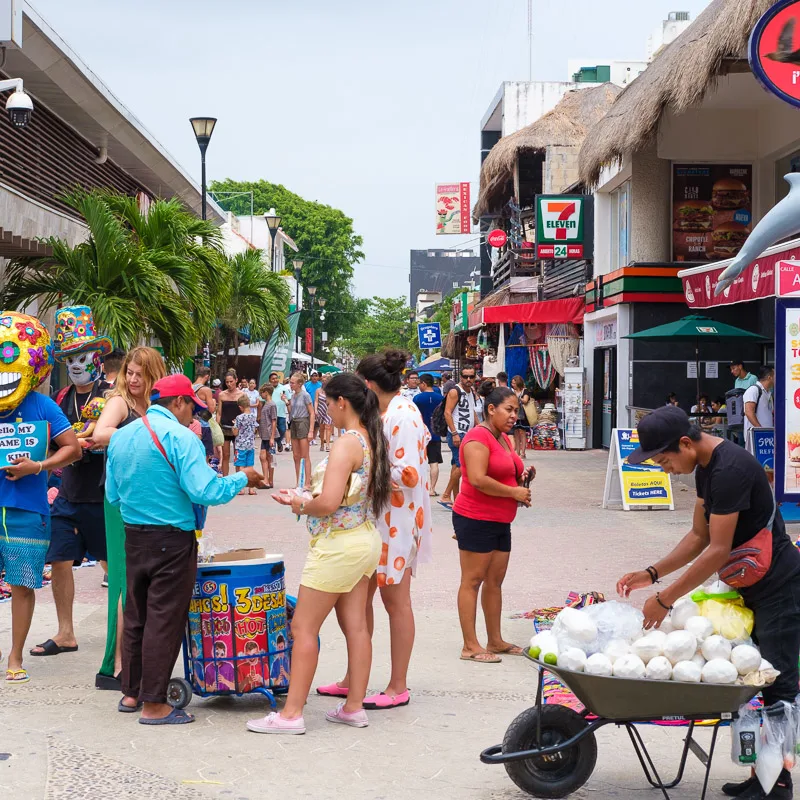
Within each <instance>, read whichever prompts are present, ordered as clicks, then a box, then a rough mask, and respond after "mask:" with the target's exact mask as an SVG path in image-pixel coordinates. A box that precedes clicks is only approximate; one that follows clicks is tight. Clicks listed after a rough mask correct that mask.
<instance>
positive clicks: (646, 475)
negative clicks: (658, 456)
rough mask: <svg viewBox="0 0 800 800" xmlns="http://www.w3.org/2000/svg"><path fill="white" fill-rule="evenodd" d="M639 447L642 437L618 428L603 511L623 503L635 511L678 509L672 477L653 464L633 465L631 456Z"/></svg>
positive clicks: (613, 435)
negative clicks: (640, 509) (614, 504)
mask: <svg viewBox="0 0 800 800" xmlns="http://www.w3.org/2000/svg"><path fill="white" fill-rule="evenodd" d="M638 446H639V434H638V433H637V432H636V430H635V429H631V428H614V430H613V432H612V441H611V450H610V453H609V457H608V469H607V471H606V488H605V494H604V496H603V508H608V505H609V504H610V503H621V504H622V508H623V509H624V510H625V511H630V510H631V509H632V508H666V509H669V510H670V511H672V510H674V509H675V502H674V499H673V496H672V482H671V480H670V476H669V475H667V473H666V472H664V470H662V469H661V467H659V466H658V465H656V464H654V463H653V462H652V461H645V462H644V464H635V465H634V464H629V463H628V456H629V455H630V454H631V453H632V452H633V451H634V450H636V448H637V447H638Z"/></svg>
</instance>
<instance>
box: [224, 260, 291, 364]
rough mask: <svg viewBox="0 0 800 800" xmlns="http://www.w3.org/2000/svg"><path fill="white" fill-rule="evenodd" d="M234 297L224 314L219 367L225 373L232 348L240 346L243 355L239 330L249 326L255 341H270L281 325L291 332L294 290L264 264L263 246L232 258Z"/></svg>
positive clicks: (284, 332) (281, 331)
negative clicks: (261, 248)
mask: <svg viewBox="0 0 800 800" xmlns="http://www.w3.org/2000/svg"><path fill="white" fill-rule="evenodd" d="M228 268H229V274H230V297H229V299H228V304H227V307H226V310H225V311H224V312H223V313H222V314H220V317H219V322H220V330H221V333H222V358H221V363H219V362H218V370H219V372H220V373H224V371H225V368H226V367H227V360H228V351H229V350H230V349H231V347H235V348H236V359H237V361H238V358H239V332H240V331H242V330H244V329H245V328H247V329H248V335H249V337H250V340H251V341H253V342H260V341H267V340H268V339H269V337H270V336H271V335H272V332H273V331H274V330H275V329H276V328H277V330H278V332H279V334H280V335H281V336H282V337H284V338H285V337H286V336H288V335H289V322H288V308H289V303H290V301H291V296H290V295H291V293H290V292H289V286H288V284H287V283H286V281H285V280H284V279H283V278H282V277H281V276H280V275H279V274H278V273H276V272H272V271H271V270H270V269H269V268H268V267H267V266H265V264H264V254H263V253H262V251H261V250H248V251H246V252H244V253H237V254H236V255H235V256H233V257H231V258H229V259H228Z"/></svg>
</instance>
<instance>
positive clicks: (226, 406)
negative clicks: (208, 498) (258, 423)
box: [217, 369, 245, 477]
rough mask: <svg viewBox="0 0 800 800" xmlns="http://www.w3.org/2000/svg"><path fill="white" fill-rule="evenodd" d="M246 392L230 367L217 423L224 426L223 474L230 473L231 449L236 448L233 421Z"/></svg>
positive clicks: (219, 400)
mask: <svg viewBox="0 0 800 800" xmlns="http://www.w3.org/2000/svg"><path fill="white" fill-rule="evenodd" d="M244 396H245V394H244V392H243V391H242V390H241V389H240V388H239V387H238V386H237V385H236V372H235V371H234V370H232V369H229V370H228V371H227V373H226V374H225V388H224V389H223V390H222V391H221V392H220V393H219V397H218V398H217V401H218V402H217V423H218V424H219V426H220V427H221V428H222V433H223V435H224V436H225V442H224V443H223V445H222V475H223V477H224V476H225V475H227V474H228V470H229V469H230V464H231V450H232V449H233V448H234V444H233V443H234V441H235V440H236V436H235V434H234V433H233V421H234V420H235V419H236V417H238V416H239V398H240V397H244Z"/></svg>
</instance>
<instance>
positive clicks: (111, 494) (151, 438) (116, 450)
mask: <svg viewBox="0 0 800 800" xmlns="http://www.w3.org/2000/svg"><path fill="white" fill-rule="evenodd" d="M150 401H151V403H152V405H151V406H150V408H149V410H148V412H147V414H146V415H145V416H144V417H143V418H142V419H140V420H137V421H136V422H133V423H131V424H130V425H127V426H126V427H124V428H121V429H120V430H119V431H117V433H116V434H115V435H114V437H113V438H112V440H111V444H110V445H109V447H108V463H107V469H106V497H107V498H108V501H109V502H110V503H112V504H113V505H116V506H119V507H120V511H121V513H122V519H123V521H124V522H125V537H126V541H125V555H126V558H127V584H128V587H127V588H128V595H127V598H128V602H127V605H126V606H125V613H124V627H123V638H122V661H123V667H122V691H123V694H124V695H125V696H124V697H123V698H122V700H120V702H119V706H118V709H119V711H122V712H134V711H137V710H139V709H140V708H141V709H142V715H141V717H140V719H139V722H140V723H142V724H143V725H175V724H183V723H187V722H192V721H194V717H193V716H192V715H191V714H187V713H186V712H184V711H182V710H181V709H173V708H172V707H171V706H169V705H167V684H168V683H169V679H170V676H171V674H172V668H173V666H174V665H175V659H176V658H177V657H178V652H179V651H180V647H181V638H182V636H183V630H184V628H185V626H186V618H187V615H188V612H189V601H190V600H191V597H192V590H193V588H194V583H195V576H196V572H197V539H196V537H195V529H196V528H198V527H201V525H199V524H198V520H197V517H196V509H197V507H199V506H215V505H222V504H223V503H227V502H229V501H230V500H232V499H233V498H234V497H235V496H236V495H237V494H238V493H239V491H240V490H242V489H244V488H245V487H246V486H250V487H256V486H259V485H260V484H261V482H262V481H263V477H262V476H261V475H259V474H258V472H256V471H255V470H254V469H253V468H252V467H247V468H245V469H244V470H243V471H242V472H238V473H236V474H235V475H230V476H228V477H226V478H222V477H220V476H219V475H218V474H217V473H216V472H215V471H214V470H213V469H212V468H211V467H209V466H208V464H207V463H206V456H205V451H204V450H203V446H202V444H201V443H200V439H198V438H197V436H195V435H194V434H193V433H192V432H191V431H190V430H189V428H188V425H189V423H190V422H191V421H192V418H193V416H194V414H195V412H196V411H198V410H203V409H205V408H206V406H205V405H204V404H203V403H202V402H201V401H200V400H199V398H198V397H197V395H196V394H195V392H194V389H193V388H192V384H191V382H190V381H189V379H188V378H187V377H186V376H185V375H170V376H169V377H167V378H162V379H161V380H160V381H157V382H156V384H155V385H154V386H153V393H152V395H151V396H150Z"/></svg>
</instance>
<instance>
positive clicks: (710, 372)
mask: <svg viewBox="0 0 800 800" xmlns="http://www.w3.org/2000/svg"><path fill="white" fill-rule="evenodd" d="M706 378H719V362H717V361H706Z"/></svg>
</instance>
